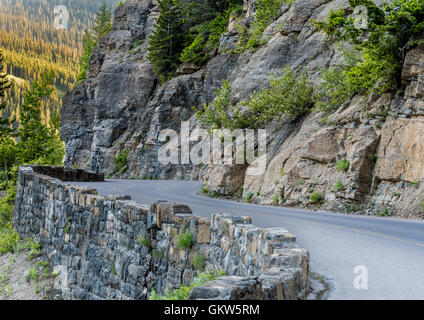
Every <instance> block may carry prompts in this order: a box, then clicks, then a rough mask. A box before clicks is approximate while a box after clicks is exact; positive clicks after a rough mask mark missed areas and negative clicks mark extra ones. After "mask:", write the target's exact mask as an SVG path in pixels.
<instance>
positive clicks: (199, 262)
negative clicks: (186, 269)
mask: <svg viewBox="0 0 424 320" xmlns="http://www.w3.org/2000/svg"><path fill="white" fill-rule="evenodd" d="M193 267H194V268H196V270H199V271H203V270H205V268H206V262H205V257H204V256H203V255H202V254H196V255H195V256H194V258H193Z"/></svg>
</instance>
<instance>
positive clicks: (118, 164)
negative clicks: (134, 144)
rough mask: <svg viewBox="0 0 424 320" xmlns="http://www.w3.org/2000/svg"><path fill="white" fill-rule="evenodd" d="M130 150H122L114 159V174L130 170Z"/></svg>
mask: <svg viewBox="0 0 424 320" xmlns="http://www.w3.org/2000/svg"><path fill="white" fill-rule="evenodd" d="M129 153H130V151H129V150H127V149H124V150H121V151H120V152H119V153H118V154H117V155H116V156H115V158H114V160H113V169H112V174H115V173H117V172H119V173H120V174H124V173H125V171H127V170H128V154H129Z"/></svg>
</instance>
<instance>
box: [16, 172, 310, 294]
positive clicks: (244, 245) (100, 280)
mask: <svg viewBox="0 0 424 320" xmlns="http://www.w3.org/2000/svg"><path fill="white" fill-rule="evenodd" d="M40 172H43V173H49V174H56V173H58V176H59V177H63V172H62V171H60V170H57V168H56V169H54V170H53V169H52V168H49V167H44V169H40V167H23V168H21V170H20V172H19V182H18V192H17V197H16V210H15V214H14V219H13V220H14V226H15V227H16V229H17V231H18V232H19V234H20V235H21V236H22V237H35V238H36V240H37V241H39V242H40V244H41V246H42V253H43V254H45V255H46V256H47V257H48V259H49V261H50V263H51V264H52V266H53V267H54V268H55V270H57V271H58V272H59V273H60V276H59V277H58V281H57V284H58V289H59V290H60V294H61V296H62V297H64V298H65V299H147V298H148V296H149V294H150V292H151V290H152V289H153V288H154V289H155V290H157V291H159V292H163V291H164V289H165V288H177V287H179V286H180V285H182V284H184V285H188V284H189V283H190V282H191V281H192V279H193V278H194V277H195V276H196V274H197V272H198V271H196V270H195V268H194V267H193V264H192V262H193V258H194V257H195V256H196V255H197V254H201V255H203V257H204V258H205V262H206V269H222V270H224V271H225V273H226V275H227V276H225V277H221V278H219V279H218V280H216V281H213V282H210V283H208V284H207V285H205V286H203V287H200V288H196V289H194V290H192V292H191V293H190V298H191V299H298V298H302V297H304V295H305V293H306V292H307V290H308V272H309V254H308V252H307V251H306V250H305V249H303V248H301V247H300V246H299V245H298V244H297V243H296V239H295V237H294V236H293V235H291V234H290V233H289V232H287V231H286V230H285V229H282V228H272V229H261V228H258V227H255V226H254V225H252V224H250V223H251V221H250V218H248V217H234V216H230V215H228V214H215V215H213V217H212V218H211V219H209V218H202V217H199V216H196V215H193V214H192V211H191V209H190V208H189V207H187V206H185V205H182V204H176V203H172V202H166V201H158V202H156V203H154V204H153V205H152V206H147V205H143V204H139V203H135V202H132V201H131V200H130V199H129V197H117V196H100V195H97V191H96V190H94V189H89V188H85V187H77V186H71V185H67V184H66V183H64V182H62V181H61V180H59V179H57V178H56V177H54V176H53V177H51V176H47V175H44V174H42V173H40ZM81 176H83V175H79V177H81ZM86 176H87V177H88V179H90V180H92V179H94V180H95V181H96V176H95V175H86ZM98 178H99V179H100V178H101V177H98ZM80 181H81V180H80ZM184 231H190V232H191V234H192V235H193V237H194V240H195V244H194V245H193V246H192V247H191V248H190V249H188V250H182V249H178V248H177V247H176V245H175V243H176V239H177V237H178V235H179V234H181V233H182V232H184ZM140 237H144V238H145V239H148V240H149V241H150V248H147V247H145V246H143V245H141V244H140V241H139V239H140Z"/></svg>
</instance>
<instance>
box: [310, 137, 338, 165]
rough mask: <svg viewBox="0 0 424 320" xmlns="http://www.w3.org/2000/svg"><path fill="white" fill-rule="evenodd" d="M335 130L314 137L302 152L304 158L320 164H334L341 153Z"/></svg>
mask: <svg viewBox="0 0 424 320" xmlns="http://www.w3.org/2000/svg"><path fill="white" fill-rule="evenodd" d="M339 149H340V148H339V145H338V143H337V139H336V136H335V134H334V130H331V129H327V130H324V131H322V132H321V133H319V134H317V135H314V137H313V138H312V139H311V140H310V141H309V142H308V143H307V144H306V145H305V147H304V148H303V150H302V153H303V154H302V157H303V158H305V159H310V160H313V161H316V162H320V163H330V162H334V161H335V160H336V158H337V153H338V151H339Z"/></svg>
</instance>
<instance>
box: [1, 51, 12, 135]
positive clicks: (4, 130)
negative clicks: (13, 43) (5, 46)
mask: <svg viewBox="0 0 424 320" xmlns="http://www.w3.org/2000/svg"><path fill="white" fill-rule="evenodd" d="M5 67H6V66H5V59H4V54H3V51H2V50H0V112H1V114H2V115H3V114H4V111H5V108H6V107H7V105H6V101H5V97H6V91H7V89H9V88H10V87H11V85H12V84H11V83H10V81H9V80H8V78H7V74H6V73H5V72H4V70H5ZM10 125H11V121H10V120H9V119H7V118H4V117H2V118H1V119H0V139H3V138H4V137H5V136H7V135H9V134H10V133H11V128H10Z"/></svg>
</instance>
